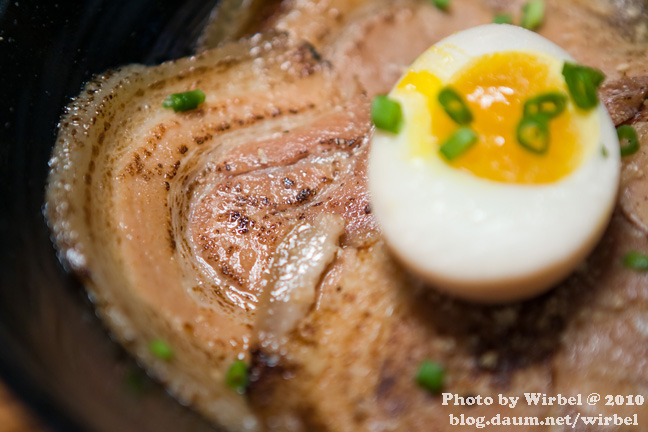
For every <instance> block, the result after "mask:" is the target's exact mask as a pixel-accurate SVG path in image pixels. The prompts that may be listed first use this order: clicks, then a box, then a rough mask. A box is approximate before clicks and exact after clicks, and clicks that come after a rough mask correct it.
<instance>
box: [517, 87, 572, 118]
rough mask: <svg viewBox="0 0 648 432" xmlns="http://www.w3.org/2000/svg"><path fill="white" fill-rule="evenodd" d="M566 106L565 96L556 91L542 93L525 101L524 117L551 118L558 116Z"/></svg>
mask: <svg viewBox="0 0 648 432" xmlns="http://www.w3.org/2000/svg"><path fill="white" fill-rule="evenodd" d="M565 106H567V96H565V95H564V94H562V93H558V92H550V93H543V94H540V95H538V96H536V97H533V98H531V99H529V100H528V101H526V103H525V104H524V117H535V116H538V115H539V116H543V117H545V118H547V119H548V120H549V119H552V118H554V117H557V116H559V115H560V114H561V113H562V112H563V111H564V110H565Z"/></svg>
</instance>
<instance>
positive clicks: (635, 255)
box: [623, 251, 648, 271]
mask: <svg viewBox="0 0 648 432" xmlns="http://www.w3.org/2000/svg"><path fill="white" fill-rule="evenodd" d="M623 266H624V267H626V268H629V269H633V270H641V271H648V255H646V254H643V253H641V252H637V251H632V252H628V253H627V254H626V255H625V256H624V257H623Z"/></svg>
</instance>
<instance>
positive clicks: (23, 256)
mask: <svg viewBox="0 0 648 432" xmlns="http://www.w3.org/2000/svg"><path fill="white" fill-rule="evenodd" d="M216 3H217V0H211V1H205V0H189V1H185V2H179V1H176V0H157V1H156V0H117V1H115V0H110V1H103V0H87V1H70V0H59V1H54V2H38V1H30V0H18V1H13V0H11V1H9V0H0V176H1V177H0V375H1V377H2V378H3V379H4V380H5V381H6V382H7V383H8V384H9V385H10V387H12V388H13V389H14V390H15V392H16V393H17V394H18V395H20V396H21V397H22V398H23V399H24V400H26V401H27V403H28V404H29V405H30V406H31V407H32V408H33V409H34V410H35V411H36V412H37V413H38V414H40V415H41V417H42V418H43V420H44V421H45V423H46V424H47V425H48V426H49V427H51V428H52V429H54V430H65V431H77V430H97V431H123V432H127V431H138V432H142V431H155V432H159V431H167V430H168V431H187V430H191V431H209V430H214V429H212V428H211V427H210V426H209V425H208V424H207V422H205V421H204V420H202V419H201V418H200V416H198V415H197V414H195V413H193V412H192V411H191V410H189V409H187V408H186V407H183V406H181V405H180V404H179V403H178V402H176V401H175V400H174V399H173V398H171V397H170V396H169V395H167V394H166V393H165V392H164V390H163V389H162V387H161V386H160V385H159V384H156V383H154V382H152V381H151V380H149V379H148V378H147V377H146V375H145V373H144V372H143V371H142V370H141V369H139V368H138V367H137V365H136V364H135V362H134V361H133V360H132V359H131V358H130V357H129V356H128V355H127V354H126V353H125V352H124V351H123V350H122V349H121V348H120V347H119V346H118V345H117V344H116V343H114V342H113V341H111V339H110V337H109V334H108V333H107V331H106V330H105V328H104V327H103V326H102V324H101V323H100V322H99V320H98V319H97V318H96V316H95V314H94V312H93V309H92V306H91V305H90V303H89V301H88V300H87V297H86V295H85V292H84V290H83V287H82V286H80V284H79V283H78V282H77V280H76V279H75V278H74V277H73V276H71V275H69V274H67V273H66V272H65V270H64V269H63V268H62V266H61V265H60V263H59V261H58V260H57V258H56V252H55V250H54V247H53V245H52V243H51V241H50V238H49V231H48V229H47V225H46V221H45V219H44V217H43V213H42V206H43V198H44V188H45V180H46V176H47V169H48V168H47V160H48V159H49V157H50V153H51V150H52V146H53V144H54V140H55V138H56V125H57V122H58V119H59V117H60V116H61V114H62V113H63V109H64V106H65V105H66V104H67V103H68V102H69V101H70V98H71V97H73V96H75V95H77V94H78V93H79V92H80V91H81V89H82V88H83V84H84V83H85V82H86V81H87V80H88V79H90V78H91V77H92V75H93V74H96V73H100V72H103V71H104V70H106V69H110V68H115V67H118V66H120V65H123V64H128V63H133V62H138V63H146V64H154V63H159V62H161V61H164V60H167V59H171V58H177V57H181V56H185V55H188V54H190V53H191V51H192V50H193V48H194V42H195V40H196V39H197V37H198V34H199V31H200V29H201V28H202V26H203V25H204V24H205V20H206V18H207V16H208V12H209V10H210V9H211V8H212V7H213V6H215V4H216Z"/></svg>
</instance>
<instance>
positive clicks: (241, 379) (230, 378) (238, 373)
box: [225, 360, 248, 393]
mask: <svg viewBox="0 0 648 432" xmlns="http://www.w3.org/2000/svg"><path fill="white" fill-rule="evenodd" d="M225 384H227V387H229V388H231V389H232V390H235V391H237V392H239V393H243V392H245V387H246V386H247V384H248V370H247V365H246V364H245V362H244V361H243V360H236V361H234V363H232V365H231V366H230V367H229V369H228V370H227V374H226V375H225Z"/></svg>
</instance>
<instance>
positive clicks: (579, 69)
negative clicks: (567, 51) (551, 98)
mask: <svg viewBox="0 0 648 432" xmlns="http://www.w3.org/2000/svg"><path fill="white" fill-rule="evenodd" d="M562 74H563V76H564V77H565V82H566V83H567V88H568V89H569V94H570V96H571V97H572V99H573V100H574V103H575V104H576V106H577V107H579V108H582V109H584V110H589V109H592V108H594V107H595V106H596V105H598V94H597V90H598V87H599V86H600V85H601V83H602V82H603V80H604V79H605V75H604V74H603V72H601V71H600V70H598V69H592V68H590V67H587V66H582V65H579V64H575V63H569V62H565V65H564V66H563V69H562Z"/></svg>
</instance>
